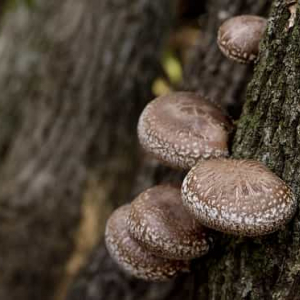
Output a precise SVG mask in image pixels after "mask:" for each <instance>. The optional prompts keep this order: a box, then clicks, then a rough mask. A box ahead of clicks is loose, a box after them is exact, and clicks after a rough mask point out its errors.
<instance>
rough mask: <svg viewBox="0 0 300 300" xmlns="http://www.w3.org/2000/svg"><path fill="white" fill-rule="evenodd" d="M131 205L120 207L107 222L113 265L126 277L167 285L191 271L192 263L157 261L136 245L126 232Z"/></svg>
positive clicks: (108, 244) (106, 232)
mask: <svg viewBox="0 0 300 300" xmlns="http://www.w3.org/2000/svg"><path fill="white" fill-rule="evenodd" d="M129 212H130V205H124V206H121V207H119V208H118V209H117V210H115V211H114V212H113V214H112V215H111V216H110V218H109V219H108V221H107V224H106V229H105V243H106V247H107V249H108V251H109V253H110V255H111V257H112V258H113V259H114V261H115V262H116V263H117V264H118V265H119V266H120V267H121V268H122V269H123V270H125V271H126V272H127V273H129V274H131V275H133V276H135V277H137V278H140V279H144V280H147V281H165V280H167V279H170V278H172V277H174V276H175V275H177V274H178V273H179V272H181V271H183V272H187V271H188V270H189V262H187V261H176V260H169V259H164V258H160V257H156V256H154V255H152V254H151V253H149V251H147V250H145V249H144V248H142V247H141V246H140V245H139V244H138V243H137V242H136V241H134V240H133V239H132V238H131V237H130V235H129V234H128V231H127V225H126V219H127V217H128V215H129Z"/></svg>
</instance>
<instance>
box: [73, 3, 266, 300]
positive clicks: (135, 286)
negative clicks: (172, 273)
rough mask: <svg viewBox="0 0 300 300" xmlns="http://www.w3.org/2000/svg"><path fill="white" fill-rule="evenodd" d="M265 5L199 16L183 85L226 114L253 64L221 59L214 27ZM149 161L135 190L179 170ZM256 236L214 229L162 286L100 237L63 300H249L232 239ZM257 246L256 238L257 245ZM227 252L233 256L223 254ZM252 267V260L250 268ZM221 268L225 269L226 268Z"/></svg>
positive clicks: (211, 8)
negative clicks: (208, 241) (131, 268)
mask: <svg viewBox="0 0 300 300" xmlns="http://www.w3.org/2000/svg"><path fill="white" fill-rule="evenodd" d="M269 5H270V1H251V0H248V1H221V0H220V1H209V2H208V7H207V9H208V15H207V19H204V20H203V21H202V23H203V28H205V30H204V33H203V34H202V35H201V37H200V38H201V39H199V43H198V46H197V47H196V48H195V49H194V50H193V51H192V53H191V56H190V58H189V63H188V65H187V66H186V68H185V80H184V83H183V88H184V89H187V90H194V91H197V92H200V93H202V94H204V95H208V96H209V97H210V98H211V99H212V100H213V101H214V102H217V103H219V104H222V105H223V106H224V107H225V108H226V109H227V110H228V111H229V112H230V113H234V117H238V116H239V113H240V108H241V106H242V103H243V100H242V99H243V97H244V95H245V91H246V85H247V83H248V80H249V79H250V77H251V76H252V67H251V66H248V67H247V66H241V65H237V64H235V63H233V62H230V61H228V60H227V59H226V58H224V56H223V55H222V54H221V53H220V51H219V50H218V48H217V45H216V35H217V30H218V26H219V25H220V23H221V22H222V21H223V20H224V18H227V17H230V16H232V15H237V14H242V13H244V14H245V13H247V14H260V15H267V13H268V9H269ZM240 130H241V129H239V132H240ZM239 134H240V133H238V135H239ZM238 135H237V136H238ZM245 149H247V146H245ZM148 162H149V163H148V164H147V163H146V164H145V165H144V166H143V168H142V169H140V172H139V174H138V180H137V185H136V186H135V188H134V192H133V195H135V194H137V193H138V192H140V191H142V190H144V189H145V188H147V187H150V186H152V185H154V184H157V183H160V182H163V181H167V182H170V180H172V181H173V180H175V181H176V180H178V179H179V178H180V175H178V174H175V173H174V172H172V171H170V170H169V169H167V168H164V167H161V166H159V165H157V163H155V162H153V161H148ZM255 241H256V240H255ZM255 241H251V240H249V241H247V242H246V244H245V243H242V242H241V241H240V240H238V241H236V239H235V240H234V241H233V242H232V241H231V240H230V239H228V238H226V237H224V236H223V235H218V234H217V235H216V236H215V246H214V248H213V249H212V251H211V253H210V254H209V255H207V256H206V257H205V258H203V259H199V260H197V262H195V264H194V273H193V274H192V275H190V276H181V277H179V278H178V279H177V280H174V281H171V282H170V283H167V284H161V285H158V284H146V283H141V282H139V281H137V280H134V279H132V278H130V277H128V276H126V275H124V274H123V273H122V271H120V270H118V268H117V267H116V266H115V264H114V263H113V262H112V261H111V259H110V258H109V256H108V254H107V253H106V251H105V248H104V246H103V243H102V242H101V243H100V244H99V245H98V246H97V247H96V249H95V251H94V253H93V255H92V256H91V258H90V260H89V262H88V264H87V266H86V268H84V269H83V271H82V272H81V274H79V276H78V278H77V280H76V281H75V282H74V285H73V287H72V289H71V291H70V293H69V296H68V298H67V299H68V300H71V299H72V300H77V299H78V300H79V299H84V300H96V299H97V300H99V299H117V298H120V297H121V295H125V296H123V297H126V299H138V298H141V297H143V299H174V297H175V299H177V298H178V299H182V298H186V299H205V300H207V299H230V298H233V297H235V299H248V298H247V297H248V295H249V293H248V292H247V289H248V290H249V291H250V290H251V281H249V282H246V281H244V277H240V278H238V277H237V275H236V274H237V265H238V266H239V267H241V268H244V265H245V262H244V258H241V257H240V253H241V251H240V249H238V250H235V248H234V246H235V245H236V243H242V245H243V247H244V248H246V249H250V250H249V251H250V253H252V252H251V251H253V250H252V249H253V245H256V242H255ZM259 245H260V243H258V245H256V248H257V247H259ZM220 249H222V250H220ZM226 253H229V254H230V255H231V256H229V254H228V256H226ZM229 258H230V259H229ZM233 262H236V264H233ZM232 265H234V266H232ZM255 266H256V265H255V264H254V265H253V268H254V267H255ZM226 267H227V269H228V270H226ZM224 270H226V272H227V273H224ZM245 272H247V269H245ZM243 276H245V275H244V274H243ZM267 280H268V279H267ZM237 282H239V284H237ZM112 287H114V288H112ZM185 287H187V288H185ZM226 287H227V290H226V289H225V288H226ZM260 296H262V295H260ZM264 297H265V295H263V296H262V298H257V299H269V298H264ZM249 299H250V298H249ZM253 299H256V298H253Z"/></svg>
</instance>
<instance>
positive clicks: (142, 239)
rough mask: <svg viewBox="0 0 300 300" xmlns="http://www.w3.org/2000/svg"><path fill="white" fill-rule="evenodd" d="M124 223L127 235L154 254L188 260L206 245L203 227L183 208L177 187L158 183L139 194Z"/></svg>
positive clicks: (199, 254)
mask: <svg viewBox="0 0 300 300" xmlns="http://www.w3.org/2000/svg"><path fill="white" fill-rule="evenodd" d="M127 224H128V230H129V233H130V235H131V236H132V237H133V238H134V239H135V240H136V241H137V242H138V243H139V244H140V245H141V246H143V247H144V248H145V249H147V250H149V251H151V252H152V253H154V254H155V255H157V256H161V257H165V258H170V259H184V260H189V259H193V258H196V257H199V256H202V255H204V254H206V253H207V251H208V248H209V246H208V243H207V240H206V233H205V231H206V230H205V228H204V227H203V226H202V225H200V224H199V223H198V222H197V221H196V220H195V219H194V218H191V217H190V215H189V214H188V212H187V211H186V210H185V208H184V206H183V205H182V200H181V193H180V188H179V187H178V188H177V187H174V186H170V185H158V186H155V187H152V188H150V189H148V190H146V191H145V192H143V193H141V194H140V195H139V196H138V197H137V198H136V199H135V200H134V201H133V202H132V203H131V210H130V214H129V217H128V222H127Z"/></svg>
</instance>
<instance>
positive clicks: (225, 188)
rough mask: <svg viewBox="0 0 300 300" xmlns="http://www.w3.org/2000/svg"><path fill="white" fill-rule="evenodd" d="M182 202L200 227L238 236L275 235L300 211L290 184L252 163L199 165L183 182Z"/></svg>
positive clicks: (227, 160)
mask: <svg viewBox="0 0 300 300" xmlns="http://www.w3.org/2000/svg"><path fill="white" fill-rule="evenodd" d="M182 199H183V204H184V206H185V207H186V208H187V209H188V210H189V212H190V213H191V214H192V215H193V216H194V217H196V219H197V220H199V222H200V223H201V224H203V225H205V226H207V227H210V228H212V229H215V230H218V231H222V232H225V233H231V234H235V235H239V236H259V235H264V234H268V233H271V232H274V231H276V230H278V229H279V228H280V227H281V226H282V225H284V224H286V223H287V222H288V221H289V220H290V219H291V218H292V217H293V215H294V214H295V212H296V208H297V202H296V199H295V196H294V195H293V193H292V191H291V189H290V188H289V187H288V186H287V184H286V183H285V182H284V181H282V180H281V179H280V178H279V177H278V176H276V175H275V174H274V173H272V172H271V171H270V170H269V169H268V168H267V167H266V166H264V165H263V164H262V163H260V162H258V161H253V160H233V159H219V160H217V159H215V160H209V161H205V162H199V163H198V164H197V165H196V166H195V167H194V168H193V169H192V170H191V171H190V172H189V173H188V175H187V176H186V178H185V179H184V182H183V185H182Z"/></svg>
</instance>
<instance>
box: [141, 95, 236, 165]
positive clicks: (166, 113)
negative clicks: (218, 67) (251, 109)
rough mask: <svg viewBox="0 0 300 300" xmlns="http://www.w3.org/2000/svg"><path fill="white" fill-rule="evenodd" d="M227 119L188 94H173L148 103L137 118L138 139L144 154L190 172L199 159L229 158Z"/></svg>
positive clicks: (198, 98) (228, 122)
mask: <svg viewBox="0 0 300 300" xmlns="http://www.w3.org/2000/svg"><path fill="white" fill-rule="evenodd" d="M231 129H232V124H231V122H230V120H229V119H228V118H227V117H226V116H224V114H223V112H222V111H221V110H220V109H219V108H218V107H216V106H215V105H213V104H212V103H210V102H209V101H207V100H206V99H204V98H203V97H201V96H199V95H196V94H195V93H191V92H176V93H172V94H168V95H164V96H160V97H158V98H156V99H155V100H153V101H151V102H150V103H149V104H148V105H147V106H146V108H145V109H144V111H143V113H142V114H141V116H140V119H139V123H138V137H139V141H140V143H141V145H142V147H143V148H144V149H145V150H146V152H148V153H150V154H152V155H153V156H154V157H155V158H157V159H159V160H160V161H162V162H163V163H164V164H166V165H169V166H171V167H173V168H178V169H190V168H191V167H192V166H194V165H195V164H196V162H197V161H198V160H199V159H208V158H216V157H226V156H228V149H227V143H228V132H229V131H230V130H231Z"/></svg>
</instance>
